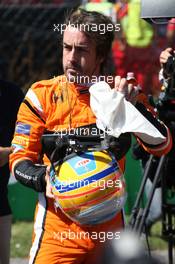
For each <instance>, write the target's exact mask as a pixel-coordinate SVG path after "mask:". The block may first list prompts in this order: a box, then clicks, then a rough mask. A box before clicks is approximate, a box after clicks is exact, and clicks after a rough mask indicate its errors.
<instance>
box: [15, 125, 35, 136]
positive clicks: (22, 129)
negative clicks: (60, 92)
mask: <svg viewBox="0 0 175 264" xmlns="http://www.w3.org/2000/svg"><path fill="white" fill-rule="evenodd" d="M30 130H31V125H28V124H24V123H21V122H19V123H17V125H16V128H15V133H17V134H22V135H27V136H29V135H30Z"/></svg>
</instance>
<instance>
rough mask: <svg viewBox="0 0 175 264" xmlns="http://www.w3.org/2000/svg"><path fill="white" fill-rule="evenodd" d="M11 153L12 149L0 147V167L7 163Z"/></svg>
mask: <svg viewBox="0 0 175 264" xmlns="http://www.w3.org/2000/svg"><path fill="white" fill-rule="evenodd" d="M12 151H13V148H12V147H0V167H2V166H4V165H5V164H7V163H8V161H9V155H10V153H12Z"/></svg>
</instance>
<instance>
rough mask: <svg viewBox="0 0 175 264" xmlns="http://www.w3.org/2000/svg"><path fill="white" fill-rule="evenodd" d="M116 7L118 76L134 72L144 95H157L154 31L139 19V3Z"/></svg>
mask: <svg viewBox="0 0 175 264" xmlns="http://www.w3.org/2000/svg"><path fill="white" fill-rule="evenodd" d="M117 5H118V7H117V22H120V23H121V32H120V38H118V36H116V41H115V42H114V45H113V58H114V63H115V66H116V74H117V75H118V74H119V75H121V76H126V74H127V72H130V70H131V69H132V72H134V74H135V78H136V79H137V81H138V83H139V84H140V86H141V87H142V89H143V91H144V93H145V94H150V93H151V94H155V95H157V93H158V92H157V90H159V82H158V77H157V75H158V69H159V64H158V56H159V54H158V52H157V50H156V47H155V30H154V27H153V25H151V24H149V23H147V22H146V21H145V20H143V19H141V18H140V0H121V1H119V2H118V3H117Z"/></svg>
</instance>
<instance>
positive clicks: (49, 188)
mask: <svg viewBox="0 0 175 264" xmlns="http://www.w3.org/2000/svg"><path fill="white" fill-rule="evenodd" d="M49 173H50V166H48V167H47V169H46V176H45V180H46V196H47V197H49V198H54V195H53V192H52V186H51V184H50V179H49Z"/></svg>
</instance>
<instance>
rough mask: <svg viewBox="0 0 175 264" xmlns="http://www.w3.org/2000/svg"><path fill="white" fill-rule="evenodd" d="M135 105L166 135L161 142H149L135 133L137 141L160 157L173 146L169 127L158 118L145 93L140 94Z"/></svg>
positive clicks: (149, 151)
mask: <svg viewBox="0 0 175 264" xmlns="http://www.w3.org/2000/svg"><path fill="white" fill-rule="evenodd" d="M135 107H136V108H137V110H139V112H140V113H141V114H143V115H144V117H146V118H147V120H148V121H149V122H150V123H151V124H152V125H154V126H155V128H156V129H157V130H159V132H160V133H161V134H162V135H163V136H164V137H165V139H164V140H163V142H162V143H160V144H148V143H147V142H145V141H143V140H142V139H141V138H139V137H138V136H137V135H135V136H136V138H137V141H138V142H139V144H141V145H142V147H143V148H144V149H145V150H146V151H147V152H148V153H150V154H153V155H155V156H158V157H159V156H161V155H166V154H167V153H168V152H169V151H170V150H171V148H172V136H171V133H170V130H169V128H168V127H167V126H166V125H165V124H164V123H163V122H162V121H161V120H159V119H158V118H157V115H156V113H155V111H154V109H153V107H151V106H150V104H149V102H148V100H147V97H146V96H145V95H144V94H143V93H141V94H139V96H138V99H137V103H136V105H135Z"/></svg>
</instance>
